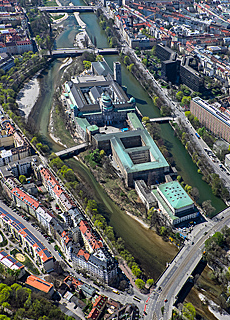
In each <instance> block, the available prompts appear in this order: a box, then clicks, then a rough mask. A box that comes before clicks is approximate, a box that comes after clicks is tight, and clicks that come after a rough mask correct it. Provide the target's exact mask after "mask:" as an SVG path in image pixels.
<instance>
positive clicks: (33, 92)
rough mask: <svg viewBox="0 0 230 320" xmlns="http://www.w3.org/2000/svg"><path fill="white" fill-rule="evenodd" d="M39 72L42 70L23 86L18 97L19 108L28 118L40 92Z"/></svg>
mask: <svg viewBox="0 0 230 320" xmlns="http://www.w3.org/2000/svg"><path fill="white" fill-rule="evenodd" d="M39 74H40V71H39V72H38V73H37V74H36V75H35V76H34V77H33V78H32V79H31V80H29V81H28V82H27V83H26V84H25V85H24V86H23V88H22V89H21V90H20V92H19V94H18V95H17V98H16V103H17V104H18V108H19V110H20V111H21V113H22V114H23V115H24V116H25V118H26V119H28V117H29V115H30V112H31V111H32V109H33V107H34V105H35V103H36V101H37V99H38V97H39V94H40V85H39V81H38V76H39Z"/></svg>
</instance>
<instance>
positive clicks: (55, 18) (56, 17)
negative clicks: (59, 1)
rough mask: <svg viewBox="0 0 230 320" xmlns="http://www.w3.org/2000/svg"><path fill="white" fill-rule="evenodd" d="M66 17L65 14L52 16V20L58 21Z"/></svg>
mask: <svg viewBox="0 0 230 320" xmlns="http://www.w3.org/2000/svg"><path fill="white" fill-rule="evenodd" d="M64 15H65V14H59V15H52V18H53V19H54V20H58V19H61V18H63V17H64Z"/></svg>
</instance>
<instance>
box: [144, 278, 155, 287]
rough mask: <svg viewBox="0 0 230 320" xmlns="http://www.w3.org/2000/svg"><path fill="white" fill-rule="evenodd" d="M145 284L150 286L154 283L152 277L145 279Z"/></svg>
mask: <svg viewBox="0 0 230 320" xmlns="http://www.w3.org/2000/svg"><path fill="white" fill-rule="evenodd" d="M146 284H147V285H149V286H150V287H151V286H152V285H153V284H154V280H153V279H148V280H147V281H146Z"/></svg>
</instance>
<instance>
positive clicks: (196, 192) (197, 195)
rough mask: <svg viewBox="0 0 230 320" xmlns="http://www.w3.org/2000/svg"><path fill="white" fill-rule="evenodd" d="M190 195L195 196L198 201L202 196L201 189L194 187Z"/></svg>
mask: <svg viewBox="0 0 230 320" xmlns="http://www.w3.org/2000/svg"><path fill="white" fill-rule="evenodd" d="M190 195H191V196H192V197H193V199H194V200H195V201H197V200H198V199H199V197H200V193H199V190H198V189H197V188H196V187H193V188H192V190H191V192H190Z"/></svg>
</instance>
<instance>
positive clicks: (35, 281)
mask: <svg viewBox="0 0 230 320" xmlns="http://www.w3.org/2000/svg"><path fill="white" fill-rule="evenodd" d="M26 284H28V285H29V286H31V287H33V288H35V289H37V290H40V291H43V292H45V293H49V292H50V290H52V288H53V284H52V283H49V282H47V281H45V280H42V279H40V278H38V277H35V276H33V275H31V276H29V277H28V278H27V279H26Z"/></svg>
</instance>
